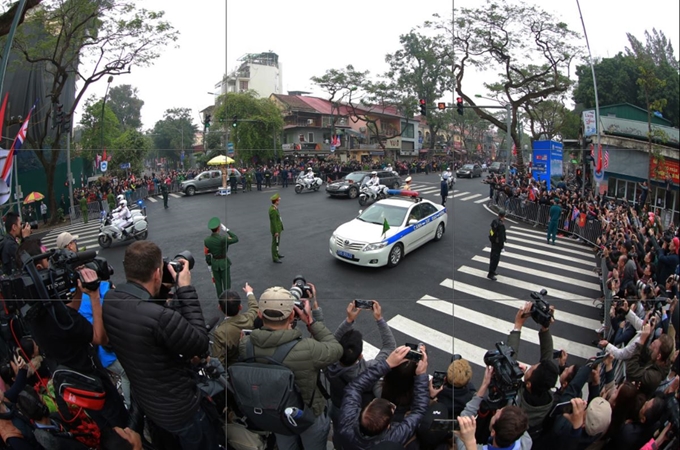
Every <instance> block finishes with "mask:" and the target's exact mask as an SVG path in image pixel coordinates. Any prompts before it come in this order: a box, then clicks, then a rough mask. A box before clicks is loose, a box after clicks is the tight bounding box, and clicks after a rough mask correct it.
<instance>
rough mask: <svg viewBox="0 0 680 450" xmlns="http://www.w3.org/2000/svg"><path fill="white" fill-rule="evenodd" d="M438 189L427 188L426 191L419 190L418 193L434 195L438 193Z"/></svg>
mask: <svg viewBox="0 0 680 450" xmlns="http://www.w3.org/2000/svg"><path fill="white" fill-rule="evenodd" d="M439 191H440V189H439V188H427V189H421V190H419V191H418V192H419V193H421V194H434V193H436V192H439Z"/></svg>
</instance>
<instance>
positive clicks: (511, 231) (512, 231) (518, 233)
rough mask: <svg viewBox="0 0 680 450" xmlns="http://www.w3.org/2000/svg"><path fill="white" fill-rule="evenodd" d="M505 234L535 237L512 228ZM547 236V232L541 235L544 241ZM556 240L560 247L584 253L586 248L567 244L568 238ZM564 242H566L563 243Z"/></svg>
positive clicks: (573, 243)
mask: <svg viewBox="0 0 680 450" xmlns="http://www.w3.org/2000/svg"><path fill="white" fill-rule="evenodd" d="M520 229H521V228H520ZM507 232H508V233H511V234H517V235H520V236H526V237H529V238H533V237H535V235H533V234H530V233H522V232H520V231H518V230H517V229H514V227H513V228H510V229H509V230H508V231H507ZM547 236H548V234H547V232H546V233H543V236H542V238H543V239H544V240H546V239H547ZM558 240H559V242H560V247H562V246H563V245H566V246H568V247H574V248H578V249H580V250H581V251H583V252H585V251H586V247H584V246H583V245H581V244H577V243H575V242H569V238H565V237H562V238H559V239H558ZM565 241H566V242H565Z"/></svg>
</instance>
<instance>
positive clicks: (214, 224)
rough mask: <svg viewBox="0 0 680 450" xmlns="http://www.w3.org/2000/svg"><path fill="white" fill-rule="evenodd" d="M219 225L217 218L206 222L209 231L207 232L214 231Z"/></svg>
mask: <svg viewBox="0 0 680 450" xmlns="http://www.w3.org/2000/svg"><path fill="white" fill-rule="evenodd" d="M220 223H221V222H220V219H219V218H217V217H213V218H212V219H210V220H209V221H208V229H209V230H214V229H215V228H219V227H220Z"/></svg>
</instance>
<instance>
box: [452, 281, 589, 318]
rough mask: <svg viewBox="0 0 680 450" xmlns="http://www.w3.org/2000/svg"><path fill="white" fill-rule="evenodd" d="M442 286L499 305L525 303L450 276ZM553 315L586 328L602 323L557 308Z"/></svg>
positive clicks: (518, 305) (520, 304) (515, 306)
mask: <svg viewBox="0 0 680 450" xmlns="http://www.w3.org/2000/svg"><path fill="white" fill-rule="evenodd" d="M440 284H441V285H442V286H444V287H448V288H450V289H453V290H454V291H459V292H462V293H464V294H467V295H472V296H474V297H478V298H480V299H484V300H487V301H492V302H495V303H499V304H501V305H506V306H510V307H512V308H515V309H519V308H521V307H523V306H524V304H525V303H526V300H519V299H516V298H513V297H509V296H507V295H503V294H499V293H497V292H493V291H489V290H487V289H482V288H479V287H477V286H472V285H471V284H467V283H463V282H462V281H455V282H454V281H453V280H452V279H450V278H447V279H446V280H444V281H442V282H441V283H440ZM457 307H458V306H457V305H456V306H454V308H457ZM555 316H556V317H557V318H559V320H560V321H561V322H564V323H569V324H571V325H574V326H577V327H582V328H585V329H588V330H595V329H597V328H600V326H601V325H602V324H601V323H600V322H598V321H597V320H593V319H589V318H587V317H582V316H579V315H577V314H572V313H569V312H566V311H561V310H557V311H556V312H555Z"/></svg>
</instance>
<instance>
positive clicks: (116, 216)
mask: <svg viewBox="0 0 680 450" xmlns="http://www.w3.org/2000/svg"><path fill="white" fill-rule="evenodd" d="M121 197H123V196H122V195H119V196H118V199H119V201H118V208H116V209H114V210H113V211H111V215H112V217H113V226H114V227H116V228H118V230H120V231H121V232H122V234H123V236H127V231H125V228H126V227H128V226H130V225H132V214H131V213H130V210H129V209H128V207H127V200H125V198H124V197H123V198H122V199H121Z"/></svg>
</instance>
